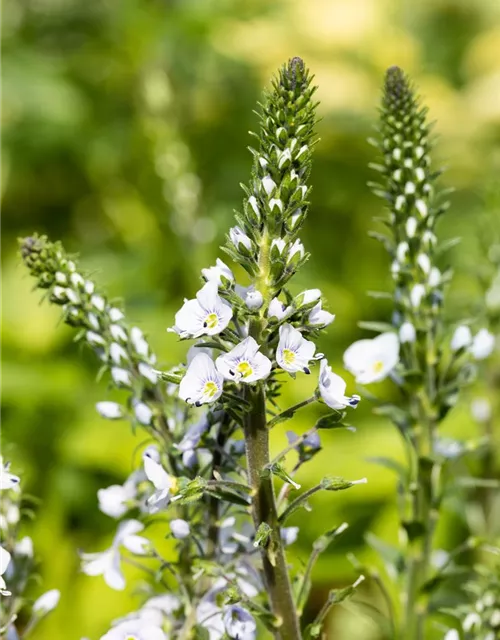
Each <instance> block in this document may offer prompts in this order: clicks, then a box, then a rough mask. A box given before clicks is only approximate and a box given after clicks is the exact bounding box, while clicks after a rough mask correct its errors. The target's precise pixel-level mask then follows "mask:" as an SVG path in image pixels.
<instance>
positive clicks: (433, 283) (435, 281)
mask: <svg viewBox="0 0 500 640" xmlns="http://www.w3.org/2000/svg"><path fill="white" fill-rule="evenodd" d="M427 282H428V283H429V287H432V288H434V287H438V286H439V285H440V284H441V271H439V269H438V268H437V267H432V268H431V270H430V273H429V277H428V279H427Z"/></svg>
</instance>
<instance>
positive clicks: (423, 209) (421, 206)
mask: <svg viewBox="0 0 500 640" xmlns="http://www.w3.org/2000/svg"><path fill="white" fill-rule="evenodd" d="M415 209H416V210H417V211H418V212H419V214H420V215H421V216H422V218H426V217H427V214H428V213H429V210H428V209H427V205H426V204H425V202H424V201H423V200H420V199H419V200H416V201H415Z"/></svg>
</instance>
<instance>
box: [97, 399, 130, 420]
mask: <svg viewBox="0 0 500 640" xmlns="http://www.w3.org/2000/svg"><path fill="white" fill-rule="evenodd" d="M95 408H96V409H97V412H98V413H99V414H100V415H101V416H102V417H103V418H107V419H108V420H117V419H118V418H121V417H122V416H123V407H122V406H121V405H119V404H118V402H110V401H108V400H105V401H103V402H98V403H97V404H96V406H95Z"/></svg>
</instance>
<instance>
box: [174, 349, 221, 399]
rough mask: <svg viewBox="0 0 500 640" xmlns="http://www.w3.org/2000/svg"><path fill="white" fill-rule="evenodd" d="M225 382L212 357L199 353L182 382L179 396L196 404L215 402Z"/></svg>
mask: <svg viewBox="0 0 500 640" xmlns="http://www.w3.org/2000/svg"><path fill="white" fill-rule="evenodd" d="M223 384H224V376H223V375H222V374H221V373H219V372H218V371H217V369H216V368H215V364H214V361H213V360H212V358H211V357H210V356H208V355H207V354H206V353H199V354H198V355H197V356H195V357H194V358H193V360H192V362H191V364H190V365H189V367H188V369H187V371H186V374H185V375H184V377H183V378H182V380H181V382H180V385H179V398H180V399H181V400H184V401H185V402H187V403H188V404H195V405H196V406H200V405H202V404H204V403H206V402H215V401H216V400H218V399H219V398H220V396H221V395H222V386H223Z"/></svg>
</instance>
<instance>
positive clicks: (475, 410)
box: [470, 398, 492, 422]
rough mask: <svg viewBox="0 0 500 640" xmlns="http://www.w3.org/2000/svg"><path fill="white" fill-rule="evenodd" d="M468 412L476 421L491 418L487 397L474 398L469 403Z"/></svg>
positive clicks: (487, 420) (486, 420) (485, 420)
mask: <svg viewBox="0 0 500 640" xmlns="http://www.w3.org/2000/svg"><path fill="white" fill-rule="evenodd" d="M470 412H471V414H472V417H473V418H474V420H476V421H477V422H489V421H490V420H491V415H492V410H491V403H490V401H489V400H488V399H487V398H474V400H473V401H472V402H471V404H470Z"/></svg>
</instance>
